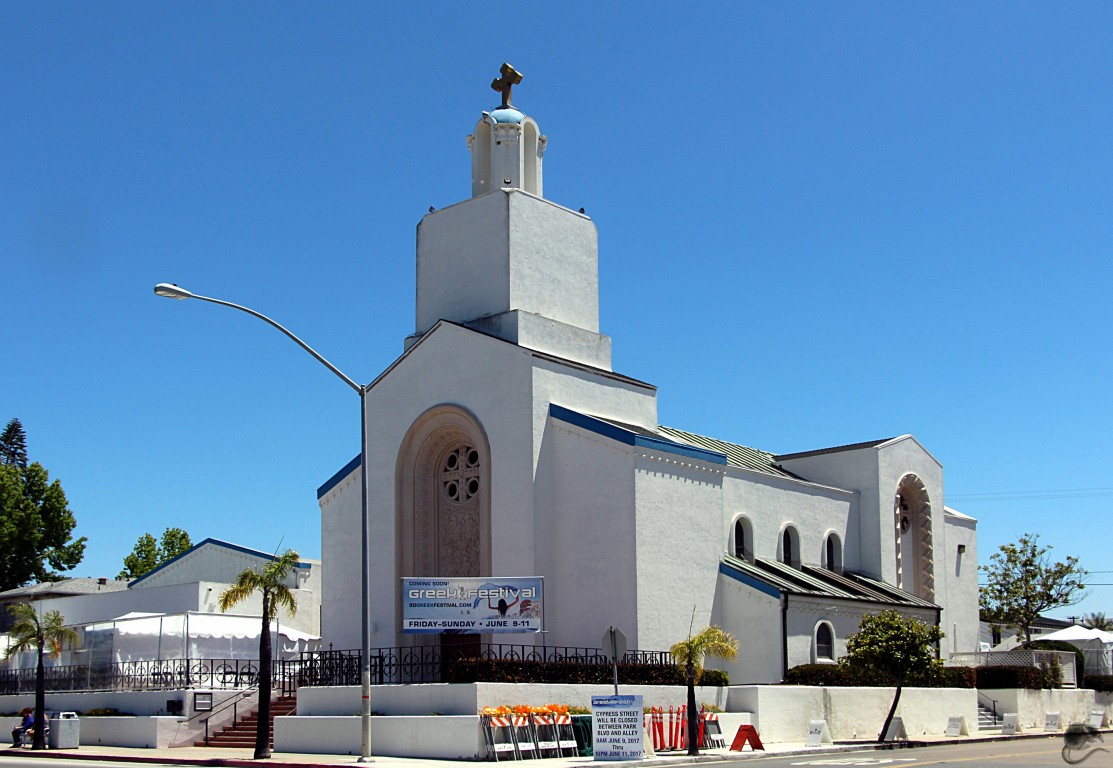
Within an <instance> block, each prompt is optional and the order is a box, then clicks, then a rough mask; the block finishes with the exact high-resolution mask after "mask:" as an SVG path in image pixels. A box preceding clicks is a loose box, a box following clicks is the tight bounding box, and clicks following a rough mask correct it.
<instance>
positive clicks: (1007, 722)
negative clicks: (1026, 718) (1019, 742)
mask: <svg viewBox="0 0 1113 768" xmlns="http://www.w3.org/2000/svg"><path fill="white" fill-rule="evenodd" d="M1019 732H1020V723H1019V722H1018V720H1017V716H1016V712H1006V713H1005V719H1004V720H1003V721H1002V722H1001V735H1002V736H1015V735H1016V734H1017V733H1019Z"/></svg>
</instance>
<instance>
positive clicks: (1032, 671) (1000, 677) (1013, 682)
mask: <svg viewBox="0 0 1113 768" xmlns="http://www.w3.org/2000/svg"><path fill="white" fill-rule="evenodd" d="M976 672H977V687H978V688H1027V689H1030V690H1039V689H1041V688H1052V687H1054V686H1053V685H1049V683H1050V682H1051V680H1050V678H1051V673H1050V671H1049V670H1046V669H1040V668H1038V667H1005V666H1001V667H992V666H990V667H977V669H976Z"/></svg>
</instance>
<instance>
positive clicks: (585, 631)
mask: <svg viewBox="0 0 1113 768" xmlns="http://www.w3.org/2000/svg"><path fill="white" fill-rule="evenodd" d="M548 425H549V428H548V430H547V432H546V434H545V437H544V440H543V445H542V452H541V461H539V462H538V466H537V483H536V490H537V529H536V540H535V541H536V548H537V564H538V570H539V573H541V574H543V575H544V576H545V627H546V629H547V634H546V636H545V639H544V642H545V644H547V645H557V646H560V645H565V646H573V647H577V646H578V647H588V648H597V647H599V644H600V641H601V639H602V637H603V633H604V631H606V630H607V629H608V628H609V627H610V626H612V625H613V626H616V627H618V628H619V629H621V630H623V632H625V633H626V636H627V640H628V642H629V647H630V648H631V649H634V648H642V647H644V646H643V645H642V641H641V638H640V637H639V636H638V630H637V601H636V598H635V596H636V594H637V565H636V562H635V560H636V557H637V553H636V542H635V539H634V537H633V536H631V535H630V531H631V530H632V529H633V527H634V525H635V516H634V472H633V466H634V456H633V453H632V451H631V450H630V449H629V448H628V447H626V446H621V445H619V444H617V443H615V442H614V441H611V440H607V439H605V438H601V437H599V436H598V435H594V434H592V433H590V432H587V431H586V430H582V429H578V428H576V427H573V426H571V425H568V424H565V423H564V422H561V421H558V420H555V419H550V420H548Z"/></svg>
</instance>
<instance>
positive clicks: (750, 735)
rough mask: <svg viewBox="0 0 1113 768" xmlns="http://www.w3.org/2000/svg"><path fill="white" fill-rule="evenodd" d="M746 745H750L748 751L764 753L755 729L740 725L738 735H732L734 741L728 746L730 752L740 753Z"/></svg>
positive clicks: (750, 726)
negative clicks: (758, 750)
mask: <svg viewBox="0 0 1113 768" xmlns="http://www.w3.org/2000/svg"><path fill="white" fill-rule="evenodd" d="M747 744H749V745H750V749H754V750H757V749H760V750H761V751H762V752H764V751H765V747H763V746H762V744H761V739H759V738H758V735H757V728H754V727H753V726H752V725H740V726H738V733H736V734H734V741H732V742H731V744H730V751H731V752H741V751H742V748H743V747H745V746H746V745H747Z"/></svg>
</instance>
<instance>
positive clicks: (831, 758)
mask: <svg viewBox="0 0 1113 768" xmlns="http://www.w3.org/2000/svg"><path fill="white" fill-rule="evenodd" d="M1109 747H1110V748H1109V749H1106V748H1105V744H1104V742H1102V741H1094V742H1091V743H1090V744H1087V745H1086V746H1085V747H1083V748H1081V749H1077V750H1068V751H1067V752H1066V756H1065V757H1064V742H1063V739H1062V737H1061V736H1058V737H1049V738H1046V739H1024V740H1016V741H992V742H980V743H974V744H962V743H956V744H943V745H939V746H931V747H917V748H915V749H895V750H881V751H868V752H865V751H864V752H844V753H841V754H828V755H816V756H815V757H812V756H809V755H796V756H787V757H768V758H761V760H760V764H761V768H766V767H767V766H778V767H779V766H786V768H787V766H793V767H794V768H795V767H797V766H798V767H799V768H806V767H809V766H815V767H816V768H824V767H825V766H883V768H920V767H921V766H935V765H951V766H960V767H962V766H969V768H1015V767H1016V766H1024V767H1025V768H1070V766H1071V765H1077V764H1079V762H1081V764H1082V765H1083V766H1085V768H1113V740H1111V743H1110V745H1109ZM1066 758H1070V761H1071V762H1068V761H1067V759H1066ZM724 762H725V763H729V764H731V765H739V766H741V765H743V764H745V763H749V764H750V768H756V767H755V766H754V765H753V763H754V761H753V759H746V760H731V761H724ZM723 764H724V763H715V764H714V765H723Z"/></svg>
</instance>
